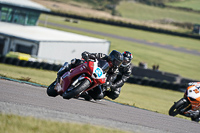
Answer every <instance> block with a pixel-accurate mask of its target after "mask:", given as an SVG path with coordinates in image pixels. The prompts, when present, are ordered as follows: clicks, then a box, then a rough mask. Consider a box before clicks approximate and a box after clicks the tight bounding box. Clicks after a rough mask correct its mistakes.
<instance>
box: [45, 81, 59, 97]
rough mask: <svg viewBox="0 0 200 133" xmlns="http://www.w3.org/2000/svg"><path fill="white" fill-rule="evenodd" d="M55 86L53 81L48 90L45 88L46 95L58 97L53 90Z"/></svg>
mask: <svg viewBox="0 0 200 133" xmlns="http://www.w3.org/2000/svg"><path fill="white" fill-rule="evenodd" d="M55 85H56V81H54V82H53V83H52V84H51V85H50V86H49V87H48V88H47V95H48V96H51V97H56V96H57V95H58V93H57V91H56V90H54V87H55Z"/></svg>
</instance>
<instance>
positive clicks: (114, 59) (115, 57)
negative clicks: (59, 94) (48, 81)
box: [57, 50, 123, 83]
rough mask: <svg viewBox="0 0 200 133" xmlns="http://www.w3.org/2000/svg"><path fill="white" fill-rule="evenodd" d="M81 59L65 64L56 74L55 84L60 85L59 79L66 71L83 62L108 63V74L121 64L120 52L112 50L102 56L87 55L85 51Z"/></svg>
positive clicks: (97, 54) (99, 54) (101, 54)
mask: <svg viewBox="0 0 200 133" xmlns="http://www.w3.org/2000/svg"><path fill="white" fill-rule="evenodd" d="M81 55H82V58H83V59H84V60H82V59H76V58H74V59H72V60H71V64H69V63H68V62H65V63H64V65H63V66H62V67H61V68H60V70H59V71H58V73H57V82H58V83H60V77H61V76H62V75H63V74H64V73H65V72H67V71H69V70H71V69H72V68H75V67H76V66H79V65H81V64H82V63H84V62H85V61H88V60H89V59H102V60H106V61H107V62H109V64H110V65H111V66H112V67H111V68H110V69H109V70H108V73H114V72H115V71H116V70H117V68H118V66H119V65H120V64H121V63H122V59H123V58H122V55H121V53H120V52H118V51H116V50H113V51H112V52H111V53H110V54H109V55H106V54H103V53H89V52H87V51H85V52H83V53H82V54H81Z"/></svg>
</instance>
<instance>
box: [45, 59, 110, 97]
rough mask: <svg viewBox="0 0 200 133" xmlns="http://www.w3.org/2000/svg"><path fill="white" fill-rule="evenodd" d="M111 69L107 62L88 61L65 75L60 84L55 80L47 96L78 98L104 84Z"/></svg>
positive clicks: (98, 60)
mask: <svg viewBox="0 0 200 133" xmlns="http://www.w3.org/2000/svg"><path fill="white" fill-rule="evenodd" d="M110 67H111V65H110V63H109V62H107V61H105V60H100V59H95V60H89V61H86V62H84V63H83V64H81V65H79V66H77V67H75V68H73V69H71V70H70V71H68V72H66V73H64V74H63V75H62V77H61V79H60V83H57V81H56V80H55V81H54V82H53V83H52V84H51V85H50V86H49V87H48V88H47V94H48V95H49V96H52V97H56V96H57V95H61V96H62V97H63V98H64V99H71V98H78V97H79V96H80V95H81V94H83V93H84V92H87V91H89V90H91V89H93V88H95V87H96V86H98V85H102V84H104V83H105V82H106V78H107V71H108V70H109V68H110Z"/></svg>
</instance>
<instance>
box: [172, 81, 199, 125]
mask: <svg viewBox="0 0 200 133" xmlns="http://www.w3.org/2000/svg"><path fill="white" fill-rule="evenodd" d="M199 91H200V82H193V83H190V85H189V86H188V87H187V89H186V91H185V93H184V97H183V98H181V99H180V100H179V101H177V102H175V103H174V105H173V106H172V107H171V108H170V109H169V115H170V116H176V115H178V114H180V115H183V116H186V117H191V120H192V121H196V122H199V119H200V118H199V115H198V117H196V116H194V115H193V114H192V113H193V112H195V111H198V110H200V92H199Z"/></svg>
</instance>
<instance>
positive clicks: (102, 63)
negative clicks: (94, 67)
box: [98, 60, 110, 73]
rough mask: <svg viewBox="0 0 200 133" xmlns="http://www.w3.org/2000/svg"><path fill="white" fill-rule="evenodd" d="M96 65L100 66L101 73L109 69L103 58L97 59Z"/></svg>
mask: <svg viewBox="0 0 200 133" xmlns="http://www.w3.org/2000/svg"><path fill="white" fill-rule="evenodd" d="M98 61H99V62H98V67H100V68H101V69H102V70H103V73H106V72H107V71H108V70H109V68H110V67H109V64H108V62H107V61H105V60H98Z"/></svg>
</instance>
